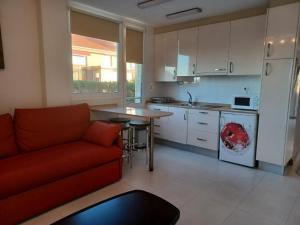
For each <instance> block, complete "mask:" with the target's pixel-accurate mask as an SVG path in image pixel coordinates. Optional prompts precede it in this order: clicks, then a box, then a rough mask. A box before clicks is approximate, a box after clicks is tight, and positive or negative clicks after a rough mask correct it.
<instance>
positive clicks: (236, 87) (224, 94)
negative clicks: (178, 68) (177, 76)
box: [156, 76, 261, 104]
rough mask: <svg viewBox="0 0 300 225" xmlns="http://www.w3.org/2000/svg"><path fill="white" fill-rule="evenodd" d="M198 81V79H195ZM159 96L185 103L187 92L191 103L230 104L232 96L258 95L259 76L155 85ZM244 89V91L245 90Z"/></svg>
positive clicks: (216, 77)
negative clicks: (190, 96) (190, 95)
mask: <svg viewBox="0 0 300 225" xmlns="http://www.w3.org/2000/svg"><path fill="white" fill-rule="evenodd" d="M197 79H199V78H197ZM156 86H157V90H158V91H159V92H158V93H157V94H158V95H159V96H170V97H173V98H175V99H178V100H182V101H187V99H188V95H187V94H186V92H187V91H189V92H191V94H192V95H193V101H197V102H210V103H224V104H231V102H232V97H233V96H234V95H258V96H259V95H260V86H261V77H260V76H211V77H201V78H200V81H199V82H198V83H194V84H182V85H179V84H177V83H157V84H156ZM245 89H246V90H245Z"/></svg>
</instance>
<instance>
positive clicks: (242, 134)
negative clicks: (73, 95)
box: [220, 113, 257, 167]
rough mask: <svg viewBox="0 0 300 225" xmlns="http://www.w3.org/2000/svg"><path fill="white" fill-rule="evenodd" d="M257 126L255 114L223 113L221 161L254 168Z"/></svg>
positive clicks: (221, 120)
mask: <svg viewBox="0 0 300 225" xmlns="http://www.w3.org/2000/svg"><path fill="white" fill-rule="evenodd" d="M256 126H257V116H256V115H255V114H253V115H252V114H243V113H221V119H220V159H221V160H224V161H229V162H233V163H238V164H242V165H246V166H251V167H253V166H254V165H255V146H256Z"/></svg>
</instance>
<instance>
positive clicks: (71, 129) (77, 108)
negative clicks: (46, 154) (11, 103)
mask: <svg viewBox="0 0 300 225" xmlns="http://www.w3.org/2000/svg"><path fill="white" fill-rule="evenodd" d="M89 124H90V110H89V106H88V105H87V104H80V105H72V106H62V107H50V108H40V109H16V110H15V129H16V137H17V143H18V145H19V146H20V150H21V151H24V152H28V151H34V150H39V149H42V148H47V147H50V146H53V145H58V144H63V143H68V142H72V141H78V140H79V139H80V138H81V137H82V135H83V134H84V133H85V131H86V130H87V128H88V127H89Z"/></svg>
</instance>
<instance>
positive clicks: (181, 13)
mask: <svg viewBox="0 0 300 225" xmlns="http://www.w3.org/2000/svg"><path fill="white" fill-rule="evenodd" d="M201 12H202V9H201V8H199V7H196V8H192V9H186V10H182V11H178V12H174V13H170V14H167V15H166V17H167V18H168V19H175V18H179V17H183V16H190V15H193V14H196V13H201Z"/></svg>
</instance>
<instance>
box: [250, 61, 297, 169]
mask: <svg viewBox="0 0 300 225" xmlns="http://www.w3.org/2000/svg"><path fill="white" fill-rule="evenodd" d="M292 68H293V60H292V59H281V60H266V61H265V68H264V71H265V72H264V73H263V76H262V88H261V100H260V108H259V113H260V116H259V126H258V140H257V156H256V158H257V160H260V161H264V162H268V163H272V164H276V165H280V166H283V165H284V153H285V140H286V127H287V119H288V106H289V98H290V91H291V77H292Z"/></svg>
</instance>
